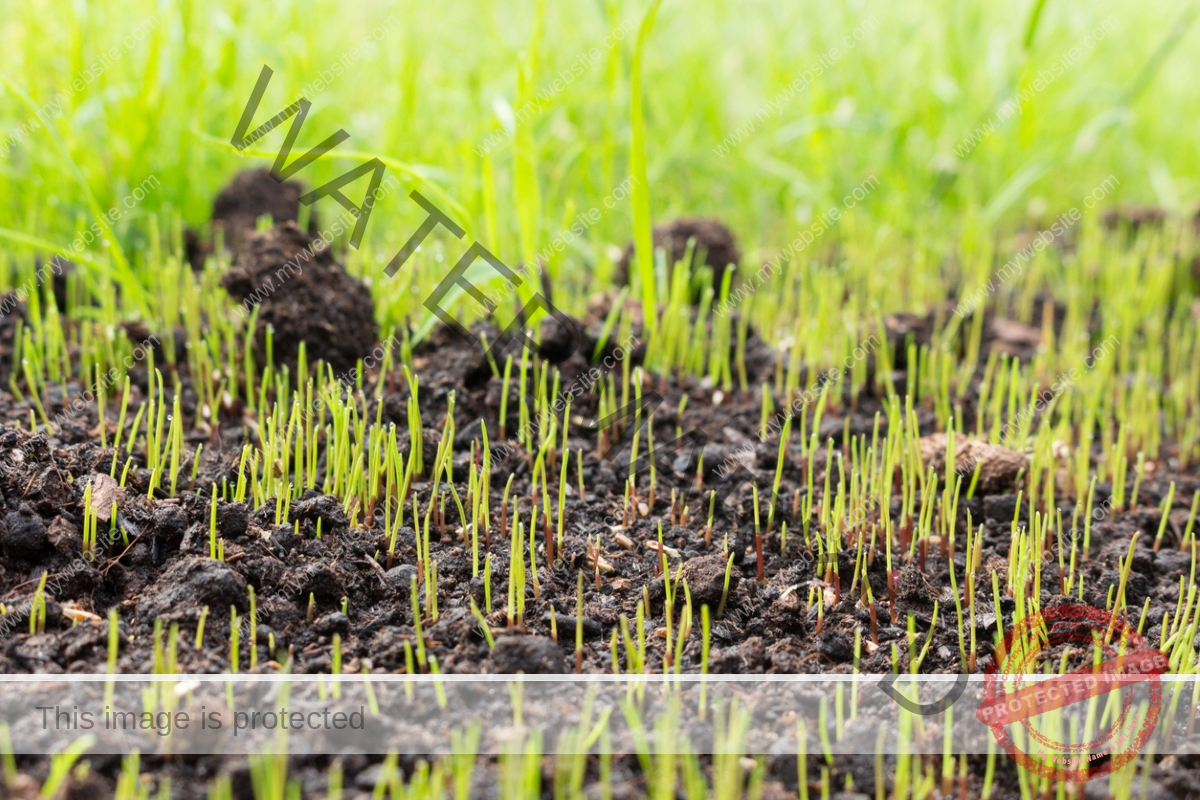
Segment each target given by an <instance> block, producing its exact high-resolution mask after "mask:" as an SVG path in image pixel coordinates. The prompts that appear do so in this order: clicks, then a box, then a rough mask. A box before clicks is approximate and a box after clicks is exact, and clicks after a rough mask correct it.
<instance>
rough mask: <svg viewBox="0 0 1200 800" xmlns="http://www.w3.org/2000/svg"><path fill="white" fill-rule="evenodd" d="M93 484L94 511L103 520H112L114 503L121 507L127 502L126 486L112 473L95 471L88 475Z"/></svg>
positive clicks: (89, 481)
mask: <svg viewBox="0 0 1200 800" xmlns="http://www.w3.org/2000/svg"><path fill="white" fill-rule="evenodd" d="M87 481H88V483H90V484H91V485H92V511H93V512H95V514H96V518H97V519H99V520H100V521H101V522H109V521H110V520H112V507H113V503H116V504H117V508H120V507H121V506H122V505H124V504H125V488H124V487H123V486H121V484H120V483H118V482H117V480H116V479H115V478H113V477H112V476H110V475H105V474H104V473H103V472H93V473H92V474H91V475H89V476H88V477H87Z"/></svg>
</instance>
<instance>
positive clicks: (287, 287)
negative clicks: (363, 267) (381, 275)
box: [221, 222, 379, 374]
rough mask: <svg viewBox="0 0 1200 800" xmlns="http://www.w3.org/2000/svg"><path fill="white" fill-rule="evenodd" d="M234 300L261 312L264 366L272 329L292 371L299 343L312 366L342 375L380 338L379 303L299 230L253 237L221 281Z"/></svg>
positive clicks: (290, 227)
mask: <svg viewBox="0 0 1200 800" xmlns="http://www.w3.org/2000/svg"><path fill="white" fill-rule="evenodd" d="M221 285H222V286H224V287H225V289H226V290H227V291H228V292H229V294H230V295H231V296H232V297H233V298H234V300H236V301H238V302H241V303H243V308H245V304H246V303H247V302H249V303H250V304H251V305H255V304H256V305H257V306H258V308H259V314H258V325H257V328H256V330H255V338H254V352H255V358H256V359H258V363H259V364H263V363H265V362H266V327H267V326H268V325H270V326H272V327H273V328H274V334H273V337H272V339H273V351H274V352H273V357H274V358H275V360H276V363H289V364H292V365H294V364H295V363H296V358H297V356H298V354H299V348H300V343H301V342H306V343H307V348H308V356H309V358H310V359H318V358H319V359H322V360H323V361H325V362H326V363H327V364H329V365H330V366H332V367H333V369H334V371H335V372H336V373H338V374H342V373H344V372H346V371H347V370H349V369H351V368H352V367H354V365H355V363H356V362H357V361H358V359H360V358H364V357H366V356H367V354H368V353H370V352H371V348H373V347H374V346H375V344H376V342H377V340H378V337H379V328H378V326H377V325H376V323H375V301H374V300H373V299H372V297H371V292H370V291H369V290H368V289H367V287H366V286H365V285H363V283H362V281H360V280H358V279H357V278H353V277H351V276H350V275H349V274H348V273H347V272H346V270H345V268H344V267H342V265H341V264H338V263H336V262H335V261H334V260H333V254H332V252H330V249H329V247H328V246H327V245H326V244H325V243H324V242H322V241H321V240H320V239H318V240H316V241H315V242H314V241H313V240H312V238H311V237H310V236H309V235H308V234H306V233H305V232H303V231H301V230H300V229H299V228H297V227H296V223H295V222H285V223H282V224H279V225H276V226H275V227H274V228H272V229H271V230H269V231H265V232H259V231H250V232H247V233H246V235H245V241H244V242H243V244H242V246H241V247H240V248H239V249H238V251H237V262H236V266H234V267H232V268H231V269H230V270H229V272H227V273H226V274H225V276H224V277H223V278H222V279H221Z"/></svg>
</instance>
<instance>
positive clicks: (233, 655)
mask: <svg viewBox="0 0 1200 800" xmlns="http://www.w3.org/2000/svg"><path fill="white" fill-rule="evenodd" d="M240 627H241V623H240V621H239V620H238V613H237V606H230V607H229V665H230V666H229V668H230V671H231V672H233V673H234V674H235V675H236V674H237V672H238V631H239V628H240Z"/></svg>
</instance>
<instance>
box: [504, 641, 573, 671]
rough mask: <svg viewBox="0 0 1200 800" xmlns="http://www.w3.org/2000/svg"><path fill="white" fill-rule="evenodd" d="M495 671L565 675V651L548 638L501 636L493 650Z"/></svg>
mask: <svg viewBox="0 0 1200 800" xmlns="http://www.w3.org/2000/svg"><path fill="white" fill-rule="evenodd" d="M491 671H492V672H494V673H501V674H505V675H515V674H516V673H518V672H524V673H525V674H526V675H553V674H556V673H561V672H566V671H567V668H566V659H565V658H564V656H563V651H562V649H561V648H559V646H558V645H557V644H555V643H554V640H553V639H550V638H549V637H547V636H501V637H500V638H499V639H497V640H496V646H495V647H494V648H492V669H491Z"/></svg>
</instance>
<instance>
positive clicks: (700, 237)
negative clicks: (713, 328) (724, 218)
mask: <svg viewBox="0 0 1200 800" xmlns="http://www.w3.org/2000/svg"><path fill="white" fill-rule="evenodd" d="M692 238H694V239H695V240H696V259H695V263H696V264H700V263H703V264H707V265H708V266H710V267H712V271H713V286H715V287H717V288H718V289H719V288H720V286H721V276H722V275H724V274H725V267H727V266H728V265H730V264H733V265H735V266H736V265H737V264H738V262H740V261H741V260H742V251H741V250H739V249H738V245H737V239H736V238H735V237H734V235H733V231H731V230H729V228H727V227H726V226H725V225H724V223H721V222H718V221H717V220H715V219H701V218H687V217H685V218H682V219H677V220H674V221H673V222H668V223H666V224H664V225H656V226H655V227H654V246H655V247H656V248H658V247H661V248H663V249H664V250H666V251H667V257H668V258H669V259H670V263H671V264H674V263H675V262H676V261H681V260H682V259H683V256H684V254H685V253H686V252H687V243H688V239H692ZM701 251H703V252H704V260H703V262H701V261H700V254H701ZM632 260H633V242H630V243H629V244H627V245H625V251H624V252H623V253H622V254H621V261H620V263H618V264H617V281H618V283H629V264H630V262H631V261H632ZM695 299H699V297H697V298H695Z"/></svg>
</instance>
